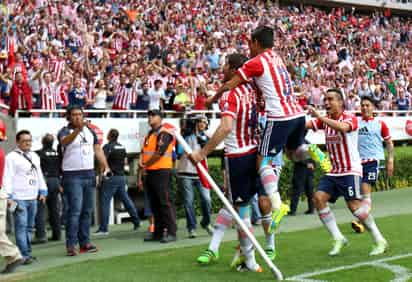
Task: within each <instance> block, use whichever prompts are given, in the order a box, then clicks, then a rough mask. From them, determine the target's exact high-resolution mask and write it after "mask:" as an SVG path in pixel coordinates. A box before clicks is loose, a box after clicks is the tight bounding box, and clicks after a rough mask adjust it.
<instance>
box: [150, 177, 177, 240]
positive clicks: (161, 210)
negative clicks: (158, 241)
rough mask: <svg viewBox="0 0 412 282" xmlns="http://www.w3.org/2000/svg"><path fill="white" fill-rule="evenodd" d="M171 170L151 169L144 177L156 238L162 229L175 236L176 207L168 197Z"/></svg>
mask: <svg viewBox="0 0 412 282" xmlns="http://www.w3.org/2000/svg"><path fill="white" fill-rule="evenodd" d="M171 177H172V171H171V170H170V169H159V170H151V171H148V172H147V175H146V178H145V189H147V192H148V193H149V197H150V203H151V205H152V212H153V216H154V221H155V234H154V236H155V237H156V238H160V236H161V235H162V234H163V232H164V231H167V233H168V234H170V235H173V236H176V230H177V226H176V209H175V207H174V205H173V202H172V200H171V199H170V190H171Z"/></svg>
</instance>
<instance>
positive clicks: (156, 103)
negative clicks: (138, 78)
mask: <svg viewBox="0 0 412 282" xmlns="http://www.w3.org/2000/svg"><path fill="white" fill-rule="evenodd" d="M149 97H150V102H149V110H159V109H160V110H163V101H164V100H165V99H166V96H165V90H164V89H163V88H162V81H161V80H160V79H156V80H155V82H154V87H153V88H151V89H149Z"/></svg>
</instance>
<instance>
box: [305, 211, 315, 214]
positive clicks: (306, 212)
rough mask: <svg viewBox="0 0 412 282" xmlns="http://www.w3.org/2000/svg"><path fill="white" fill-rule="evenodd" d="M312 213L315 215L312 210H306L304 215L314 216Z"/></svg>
mask: <svg viewBox="0 0 412 282" xmlns="http://www.w3.org/2000/svg"><path fill="white" fill-rule="evenodd" d="M314 213H315V211H314V210H307V211H305V214H314Z"/></svg>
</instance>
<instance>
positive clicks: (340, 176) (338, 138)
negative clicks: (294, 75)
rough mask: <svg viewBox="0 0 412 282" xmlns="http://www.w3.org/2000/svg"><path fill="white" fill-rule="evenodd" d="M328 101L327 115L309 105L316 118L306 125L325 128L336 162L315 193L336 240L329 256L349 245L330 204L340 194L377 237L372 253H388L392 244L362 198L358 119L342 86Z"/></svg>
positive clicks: (330, 92)
mask: <svg viewBox="0 0 412 282" xmlns="http://www.w3.org/2000/svg"><path fill="white" fill-rule="evenodd" d="M324 104H325V109H326V112H327V116H321V115H320V114H319V112H317V111H316V110H315V108H313V107H309V113H310V114H312V115H313V116H314V117H315V118H316V119H314V120H310V121H308V122H307V124H306V126H307V128H309V129H313V130H319V129H323V130H324V131H325V137H326V147H327V150H328V152H329V155H330V158H331V161H332V171H331V172H330V173H327V174H326V175H324V176H323V177H322V178H321V180H320V182H319V187H318V191H317V192H316V193H315V195H314V203H315V206H316V209H317V210H318V213H319V217H320V220H321V221H322V222H323V224H324V225H325V227H326V228H327V229H328V231H329V232H330V233H331V235H332V237H333V239H334V240H335V243H334V245H333V248H332V250H331V251H330V252H329V255H330V256H336V255H338V254H339V253H340V252H341V250H342V248H343V247H344V246H345V245H347V244H348V240H347V239H346V238H345V237H344V236H343V235H342V233H341V232H340V230H339V227H338V225H337V224H336V219H335V216H334V214H333V212H332V210H331V209H330V208H329V206H328V202H335V201H336V200H337V198H339V197H340V196H343V197H344V198H345V201H346V204H347V206H348V208H349V209H350V210H351V212H352V214H353V215H354V216H355V217H357V218H358V219H359V220H360V222H362V224H364V225H365V226H366V227H367V229H368V230H369V231H370V232H371V234H372V236H373V238H374V240H375V243H376V245H375V246H374V247H373V249H372V251H371V252H370V253H369V255H371V256H372V255H380V254H382V253H384V252H385V250H386V249H387V246H388V243H387V242H386V240H385V238H383V236H382V234H381V232H380V231H379V229H378V227H377V226H376V223H375V220H374V219H373V216H372V214H370V213H369V212H370V210H369V207H368V205H367V204H365V203H364V202H362V201H361V200H362V197H361V192H360V181H361V176H362V165H361V159H360V156H359V152H358V120H357V118H356V117H355V116H354V115H352V114H350V113H347V112H345V111H344V99H343V94H342V92H341V91H340V90H339V89H329V90H328V91H327V92H326V95H325V98H324Z"/></svg>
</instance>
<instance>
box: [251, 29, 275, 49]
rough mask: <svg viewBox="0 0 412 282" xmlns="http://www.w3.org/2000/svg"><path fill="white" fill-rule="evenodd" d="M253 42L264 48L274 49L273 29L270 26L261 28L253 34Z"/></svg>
mask: <svg viewBox="0 0 412 282" xmlns="http://www.w3.org/2000/svg"><path fill="white" fill-rule="evenodd" d="M251 39H252V41H255V40H256V41H257V42H258V43H259V45H260V47H262V48H272V47H273V41H274V35H273V29H272V28H271V27H268V26H259V27H257V28H256V29H255V30H254V31H253V32H252V36H251Z"/></svg>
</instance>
